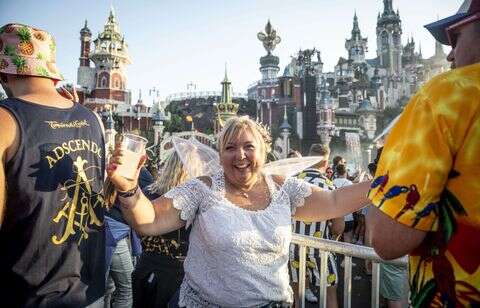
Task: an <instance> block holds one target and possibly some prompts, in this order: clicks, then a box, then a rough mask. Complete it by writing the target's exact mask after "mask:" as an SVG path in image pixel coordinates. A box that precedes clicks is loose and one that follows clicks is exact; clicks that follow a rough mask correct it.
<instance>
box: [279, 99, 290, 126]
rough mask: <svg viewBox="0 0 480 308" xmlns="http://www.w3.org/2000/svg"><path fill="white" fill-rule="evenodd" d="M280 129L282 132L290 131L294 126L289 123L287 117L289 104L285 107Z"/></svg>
mask: <svg viewBox="0 0 480 308" xmlns="http://www.w3.org/2000/svg"><path fill="white" fill-rule="evenodd" d="M279 129H280V130H281V131H285V132H287V131H290V130H291V129H292V126H291V125H290V124H289V123H288V116H287V104H285V105H283V122H282V124H281V125H280V127H279Z"/></svg>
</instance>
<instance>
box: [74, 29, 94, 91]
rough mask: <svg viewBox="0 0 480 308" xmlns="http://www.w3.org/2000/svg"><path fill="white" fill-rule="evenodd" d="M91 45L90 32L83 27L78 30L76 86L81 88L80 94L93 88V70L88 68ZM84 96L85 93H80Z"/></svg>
mask: <svg viewBox="0 0 480 308" xmlns="http://www.w3.org/2000/svg"><path fill="white" fill-rule="evenodd" d="M91 43H92V32H91V31H90V29H89V28H88V26H87V21H86V20H85V25H84V26H83V28H82V29H81V30H80V58H79V60H80V66H79V67H78V70H77V84H79V85H80V86H81V87H82V92H88V93H90V91H92V90H93V88H94V86H95V69H94V68H92V67H90V52H91V51H90V46H91ZM82 94H83V95H85V94H86V93H82Z"/></svg>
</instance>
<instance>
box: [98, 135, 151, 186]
mask: <svg viewBox="0 0 480 308" xmlns="http://www.w3.org/2000/svg"><path fill="white" fill-rule="evenodd" d="M124 151H125V150H124V149H123V148H122V145H121V143H117V144H116V145H115V150H114V151H113V154H112V156H111V157H110V162H109V164H108V166H107V175H108V178H109V180H110V182H111V183H112V184H113V186H114V187H115V189H116V190H117V191H122V192H124V191H129V190H132V189H133V188H135V187H136V186H137V185H138V176H139V174H140V169H141V168H142V166H143V164H144V163H145V161H146V160H147V156H146V155H145V153H143V155H142V157H141V158H140V161H139V162H138V165H137V169H136V171H135V175H134V176H133V179H127V178H125V177H123V176H121V175H120V174H118V172H117V169H118V168H119V166H121V165H125V164H132V163H135V162H131V161H125V157H124Z"/></svg>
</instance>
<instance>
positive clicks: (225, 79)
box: [223, 62, 230, 82]
mask: <svg viewBox="0 0 480 308" xmlns="http://www.w3.org/2000/svg"><path fill="white" fill-rule="evenodd" d="M223 82H230V81H229V80H228V76H227V62H225V78H223Z"/></svg>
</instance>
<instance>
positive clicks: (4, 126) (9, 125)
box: [0, 105, 19, 156]
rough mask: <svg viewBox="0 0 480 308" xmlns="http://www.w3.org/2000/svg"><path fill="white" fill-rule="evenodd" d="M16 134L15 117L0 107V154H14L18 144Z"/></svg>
mask: <svg viewBox="0 0 480 308" xmlns="http://www.w3.org/2000/svg"><path fill="white" fill-rule="evenodd" d="M18 134H19V126H18V123H17V120H16V119H15V116H14V115H13V114H12V113H11V111H8V110H7V109H6V108H4V107H2V105H0V152H4V151H7V152H11V153H14V152H16V149H17V147H18V142H19V141H18V139H19V138H18V137H19V136H18ZM7 156H11V155H7Z"/></svg>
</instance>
